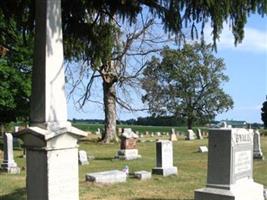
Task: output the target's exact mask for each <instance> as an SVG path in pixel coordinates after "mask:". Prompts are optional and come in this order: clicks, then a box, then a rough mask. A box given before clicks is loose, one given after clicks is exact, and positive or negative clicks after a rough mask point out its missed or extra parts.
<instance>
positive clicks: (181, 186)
mask: <svg viewBox="0 0 267 200" xmlns="http://www.w3.org/2000/svg"><path fill="white" fill-rule="evenodd" d="M95 137H96V136H94V135H90V136H89V138H88V139H87V140H83V141H82V142H81V143H80V147H79V149H83V150H86V151H87V153H88V154H89V155H94V156H95V159H94V160H92V161H90V164H89V165H85V166H80V171H79V176H80V179H79V185H80V200H91V199H109V200H124V199H125V200H127V199H128V200H159V199H165V200H185V199H187V200H189V199H193V198H194V190H195V189H197V188H201V187H204V186H205V184H206V174H207V154H201V153H198V152H197V150H198V147H199V146H200V145H207V143H208V140H207V139H204V140H195V141H185V140H184V138H183V137H180V138H179V140H178V141H177V142H174V143H173V148H174V165H175V166H177V167H178V175H177V176H169V177H161V176H157V175H153V177H152V179H150V180H147V181H139V180H137V179H132V178H128V180H127V182H126V183H119V184H113V185H107V184H104V185H103V184H95V183H88V182H85V175H86V173H90V172H99V171H103V170H113V169H119V170H120V169H122V168H124V166H125V165H128V166H129V169H130V172H134V171H138V170H147V171H151V169H152V168H153V167H155V162H156V158H155V157H156V156H155V154H156V152H155V142H144V143H143V142H140V143H138V149H139V153H140V154H141V155H142V159H139V160H132V161H122V160H114V159H113V157H114V155H115V154H116V152H117V150H118V149H119V144H109V145H101V144H97V143H95V142H94V141H96V138H95ZM143 139H144V140H145V139H152V138H143ZM164 139H167V138H166V137H165V138H164ZM261 142H262V148H263V152H264V154H265V156H267V137H262V140H261ZM21 155H22V152H21V151H15V159H16V161H17V163H18V165H19V166H20V167H21V168H22V173H21V174H20V175H9V174H0V199H1V200H2V199H3V200H26V189H25V159H24V158H22V157H21ZM36 170H38V169H36ZM218 173H219V172H218ZM66 176H67V174H66ZM254 179H255V181H257V182H259V183H261V184H263V185H265V187H266V186H267V160H264V161H254Z"/></svg>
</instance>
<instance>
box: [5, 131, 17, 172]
mask: <svg viewBox="0 0 267 200" xmlns="http://www.w3.org/2000/svg"><path fill="white" fill-rule="evenodd" d="M3 139H4V160H3V163H2V164H1V170H3V171H6V172H8V173H10V174H18V173H20V168H19V167H18V166H17V163H16V162H15V160H14V154H13V135H12V134H11V133H4V138H3Z"/></svg>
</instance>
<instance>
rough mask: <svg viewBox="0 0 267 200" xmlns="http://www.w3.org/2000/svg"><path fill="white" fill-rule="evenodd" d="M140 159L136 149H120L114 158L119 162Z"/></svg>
mask: <svg viewBox="0 0 267 200" xmlns="http://www.w3.org/2000/svg"><path fill="white" fill-rule="evenodd" d="M141 157H142V156H141V155H139V154H138V149H120V150H119V151H118V152H117V155H116V156H115V158H116V159H120V160H135V159H138V158H141Z"/></svg>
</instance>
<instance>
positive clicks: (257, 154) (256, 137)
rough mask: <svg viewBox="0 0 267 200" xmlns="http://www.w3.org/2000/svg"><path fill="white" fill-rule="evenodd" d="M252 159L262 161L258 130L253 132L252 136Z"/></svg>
mask: <svg viewBox="0 0 267 200" xmlns="http://www.w3.org/2000/svg"><path fill="white" fill-rule="evenodd" d="M253 158H254V159H260V160H263V159H264V156H263V153H262V150H261V137H260V132H259V131H258V130H256V131H254V135H253Z"/></svg>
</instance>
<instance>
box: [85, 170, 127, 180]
mask: <svg viewBox="0 0 267 200" xmlns="http://www.w3.org/2000/svg"><path fill="white" fill-rule="evenodd" d="M126 178H127V175H126V173H124V172H123V171H119V170H110V171H104V172H95V173H88V174H86V176H85V180H86V181H89V182H96V183H120V182H126Z"/></svg>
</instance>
